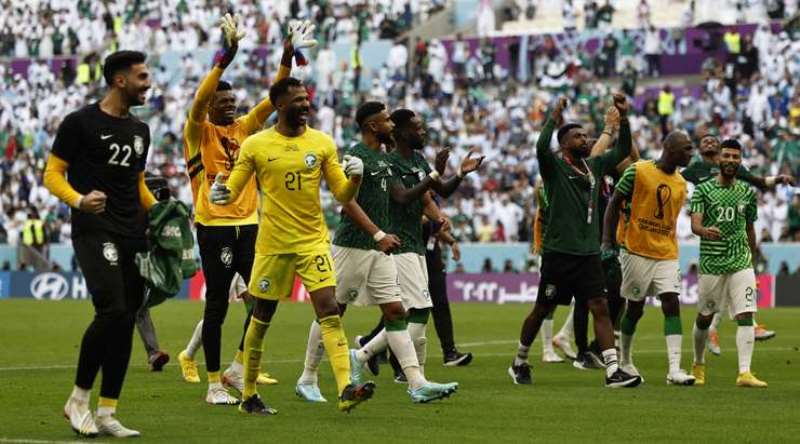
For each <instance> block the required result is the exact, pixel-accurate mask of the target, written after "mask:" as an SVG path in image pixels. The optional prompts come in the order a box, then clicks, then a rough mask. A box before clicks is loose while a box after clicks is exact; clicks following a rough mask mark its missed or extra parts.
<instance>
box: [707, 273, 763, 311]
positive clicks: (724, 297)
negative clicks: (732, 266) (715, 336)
mask: <svg viewBox="0 0 800 444" xmlns="http://www.w3.org/2000/svg"><path fill="white" fill-rule="evenodd" d="M698 292H699V293H700V295H699V297H698V300H697V309H698V310H699V311H700V314H701V315H703V316H708V315H710V314H713V313H717V312H721V311H722V310H723V309H724V308H727V310H728V316H730V317H731V319H733V318H734V317H735V316H736V315H738V314H740V313H755V312H756V311H757V310H758V308H757V306H758V304H757V299H758V298H757V297H756V274H755V273H754V272H753V269H752V268H745V269H744V270H739V271H737V272H736V273H729V274H719V275H717V274H701V275H700V282H699V283H698Z"/></svg>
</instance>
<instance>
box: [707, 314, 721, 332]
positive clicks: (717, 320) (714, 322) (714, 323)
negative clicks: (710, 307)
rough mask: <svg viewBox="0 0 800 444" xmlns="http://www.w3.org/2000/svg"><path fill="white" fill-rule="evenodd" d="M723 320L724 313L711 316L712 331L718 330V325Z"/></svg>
mask: <svg viewBox="0 0 800 444" xmlns="http://www.w3.org/2000/svg"><path fill="white" fill-rule="evenodd" d="M720 321H722V315H720V314H719V312H716V313H714V317H713V318H711V327H710V328H709V330H710V331H717V327H719V323H720Z"/></svg>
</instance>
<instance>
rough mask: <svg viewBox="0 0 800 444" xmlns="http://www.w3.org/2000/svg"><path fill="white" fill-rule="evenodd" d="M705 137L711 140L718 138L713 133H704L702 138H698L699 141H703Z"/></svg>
mask: <svg viewBox="0 0 800 444" xmlns="http://www.w3.org/2000/svg"><path fill="white" fill-rule="evenodd" d="M706 137H711V138H714V139H719V137H717V135H716V134H714V133H705V134H703V135H702V136H700V141H701V142H702V141H703V139H705V138H706Z"/></svg>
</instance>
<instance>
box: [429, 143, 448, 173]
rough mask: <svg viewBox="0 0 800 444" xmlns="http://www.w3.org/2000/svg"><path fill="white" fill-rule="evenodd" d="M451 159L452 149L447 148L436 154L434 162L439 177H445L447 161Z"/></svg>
mask: <svg viewBox="0 0 800 444" xmlns="http://www.w3.org/2000/svg"><path fill="white" fill-rule="evenodd" d="M449 159H450V147H445V148H443V149H442V150H440V151H439V152H438V153H436V160H434V162H433V168H434V169H435V170H436V172H437V173H439V175H440V176H441V175H443V174H444V171H445V169H447V161H448V160H449Z"/></svg>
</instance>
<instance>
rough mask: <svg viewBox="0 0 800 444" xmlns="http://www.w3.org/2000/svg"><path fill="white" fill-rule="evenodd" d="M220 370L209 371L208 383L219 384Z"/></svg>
mask: <svg viewBox="0 0 800 444" xmlns="http://www.w3.org/2000/svg"><path fill="white" fill-rule="evenodd" d="M219 381H220V379H219V371H216V372H208V383H209V384H219Z"/></svg>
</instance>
